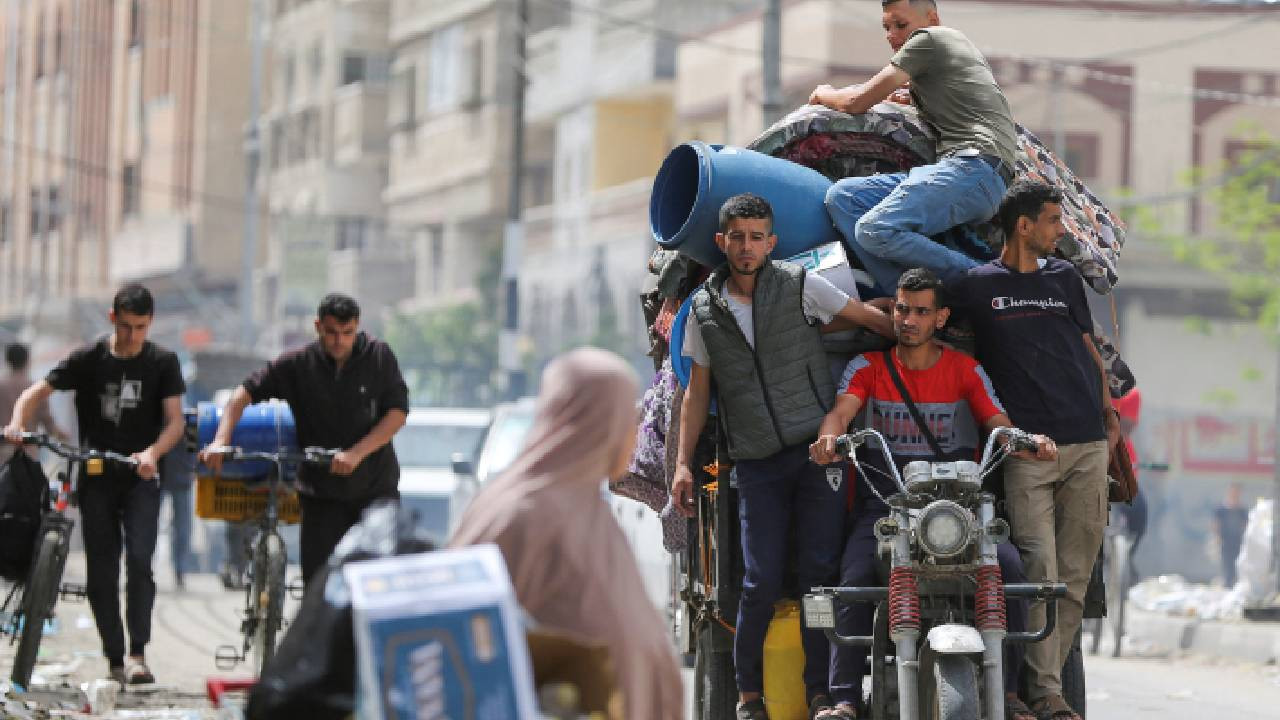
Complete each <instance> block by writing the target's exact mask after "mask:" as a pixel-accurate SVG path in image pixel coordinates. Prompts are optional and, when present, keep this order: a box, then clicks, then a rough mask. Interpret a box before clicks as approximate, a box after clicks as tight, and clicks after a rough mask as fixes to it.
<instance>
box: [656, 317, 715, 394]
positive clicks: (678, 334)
mask: <svg viewBox="0 0 1280 720" xmlns="http://www.w3.org/2000/svg"><path fill="white" fill-rule="evenodd" d="M692 314H693V295H690V296H689V297H687V298H685V299H684V303H682V304H681V305H680V309H679V310H677V311H676V317H675V319H674V320H672V321H671V342H669V343H668V344H667V346H668V348H669V349H670V353H671V371H672V372H674V373H675V376H676V382H678V383H680V387H683V388H687V387H689V376H690V375H691V374H692V373H693V358H691V357H689V356H688V355H685V354H684V332H685V330H684V329H685V327H686V326H687V325H688V324H689V323H691V322H697V321H696V320H694V319H693V318H691V317H689V316H690V315H692ZM707 412H708V413H709V414H711V415H715V414H716V399H715V396H714V395H713V396H712V398H711V404H710V406H708V408H707Z"/></svg>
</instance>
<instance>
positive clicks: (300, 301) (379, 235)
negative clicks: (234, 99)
mask: <svg viewBox="0 0 1280 720" xmlns="http://www.w3.org/2000/svg"><path fill="white" fill-rule="evenodd" d="M390 6H391V3H390V2H389V0H288V1H287V2H286V1H283V0H281V1H278V2H276V3H275V5H274V7H273V8H272V10H271V13H270V19H269V21H268V25H267V29H266V45H267V53H266V60H265V68H264V95H263V97H264V102H263V113H262V115H261V116H260V117H259V119H258V130H259V133H260V135H261V137H262V138H263V148H264V152H263V157H262V164H261V167H260V170H261V172H260V176H259V177H260V182H259V188H260V191H261V193H262V207H263V208H264V215H265V216H266V217H265V220H264V228H265V231H264V236H265V242H264V245H265V253H266V257H265V260H264V264H263V267H262V268H261V269H260V271H259V272H258V273H257V275H256V276H255V282H256V288H257V293H256V295H257V305H258V307H257V309H256V313H257V317H258V320H259V327H260V328H262V341H263V346H264V347H265V348H268V349H269V351H276V350H280V349H283V348H286V347H291V346H294V345H296V344H298V343H299V342H302V341H304V340H307V339H309V338H311V337H312V336H313V335H314V331H313V330H312V329H311V321H312V319H314V316H315V307H316V304H317V303H318V302H319V300H320V297H321V296H322V295H323V294H325V293H326V292H329V291H339V292H346V293H349V294H351V295H353V296H354V297H355V298H356V299H357V300H358V301H359V302H360V303H361V304H362V305H363V306H364V307H366V308H368V309H369V310H370V312H368V313H366V314H365V319H366V324H367V325H369V326H370V327H372V328H373V329H375V330H376V329H377V328H378V327H379V326H380V319H381V318H380V315H379V313H378V312H376V310H377V309H378V308H380V307H382V306H384V305H387V304H393V303H395V302H398V301H399V300H400V299H401V298H402V297H403V295H404V293H405V292H406V291H405V290H404V287H405V285H406V283H407V282H408V280H407V278H408V277H409V276H410V275H409V273H408V271H407V270H404V269H403V268H407V267H410V266H411V261H410V259H409V255H408V253H409V248H408V245H407V243H406V242H405V241H404V240H403V239H402V238H400V237H399V236H398V235H397V233H395V232H394V231H393V229H392V228H390V227H389V226H388V224H387V219H386V213H385V210H384V206H383V202H382V189H383V187H384V186H385V184H386V181H387V165H388V162H389V159H388V152H387V151H388V145H387V138H388V132H387V123H386V117H387V101H388V95H387V93H388V76H389V75H388V66H389V60H390V56H389V51H388V44H387V42H388V19H389V13H390ZM402 276H403V277H402ZM375 279H376V281H374V280H375Z"/></svg>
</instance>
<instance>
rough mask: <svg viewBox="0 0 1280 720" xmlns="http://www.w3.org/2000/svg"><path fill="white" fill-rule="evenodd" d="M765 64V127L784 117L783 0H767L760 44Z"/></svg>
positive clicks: (763, 104)
mask: <svg viewBox="0 0 1280 720" xmlns="http://www.w3.org/2000/svg"><path fill="white" fill-rule="evenodd" d="M760 47H761V58H760V61H761V65H762V66H763V72H762V75H763V80H764V101H763V103H762V106H761V110H762V114H763V116H764V123H763V124H764V127H766V128H767V127H769V126H770V125H773V124H774V123H775V122H777V121H778V118H780V117H782V70H781V67H780V64H781V55H782V0H766V5H765V10H764V38H763V40H762V42H761V44H760Z"/></svg>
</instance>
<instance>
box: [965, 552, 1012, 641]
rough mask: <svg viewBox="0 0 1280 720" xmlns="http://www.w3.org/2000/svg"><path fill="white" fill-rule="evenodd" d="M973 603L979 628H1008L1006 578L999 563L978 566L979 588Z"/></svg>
mask: <svg viewBox="0 0 1280 720" xmlns="http://www.w3.org/2000/svg"><path fill="white" fill-rule="evenodd" d="M973 604H974V614H975V619H976V620H977V626H978V630H980V631H981V630H1006V629H1008V625H1009V623H1008V613H1007V612H1006V609H1005V599H1004V579H1003V577H1002V576H1001V574H1000V566H999V565H983V566H982V567H980V568H978V589H977V591H976V592H975V593H974V595H973Z"/></svg>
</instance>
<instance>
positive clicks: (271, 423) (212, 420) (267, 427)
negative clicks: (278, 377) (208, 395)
mask: <svg viewBox="0 0 1280 720" xmlns="http://www.w3.org/2000/svg"><path fill="white" fill-rule="evenodd" d="M221 420H222V408H221V407H219V406H218V405H216V404H215V403H211V402H202V403H200V404H199V405H198V406H197V407H196V441H197V443H198V446H199V448H200V449H204V447H205V446H207V445H208V444H209V443H211V442H213V436H214V435H216V434H217V432H218V423H219V422H221ZM231 444H232V445H233V446H235V447H238V448H240V449H241V450H245V451H247V452H277V451H280V450H287V451H294V452H296V451H298V449H299V447H298V433H297V429H296V428H295V427H294V424H293V412H292V411H290V409H289V404H288V403H284V402H280V401H276V400H270V401H267V402H263V403H258V404H256V405H250V406H249V407H247V408H245V409H244V414H243V415H241V416H240V422H238V423H236V427H235V430H233V431H232V432H231ZM270 472H271V463H268V462H266V461H261V460H255V461H244V460H241V461H236V462H224V463H223V464H222V473H221V474H222V477H225V478H257V477H264V476H266V475H268V474H269V473H270ZM197 473H199V474H201V475H206V474H210V473H209V469H208V468H206V467H205V466H204V464H203V463H202V464H201V465H200V467H199V468H197Z"/></svg>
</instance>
